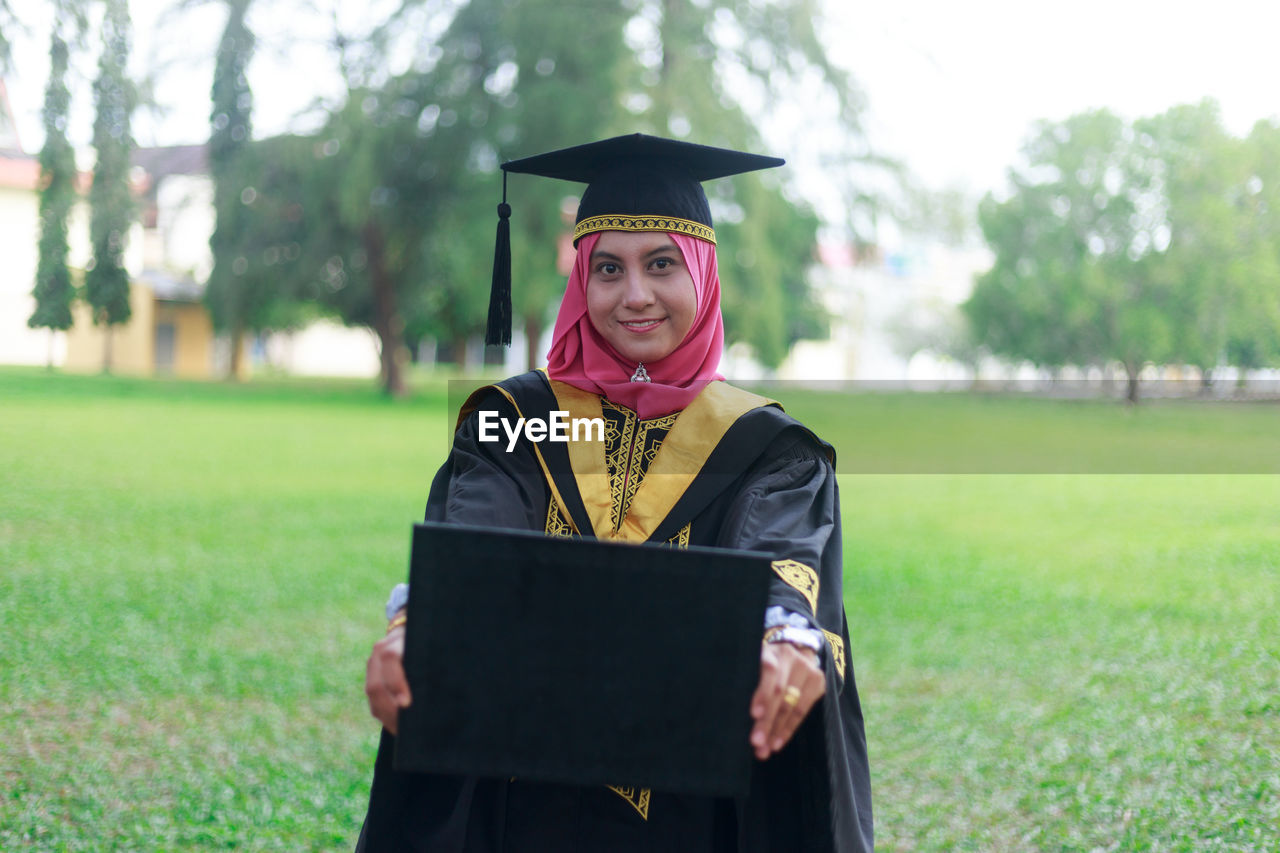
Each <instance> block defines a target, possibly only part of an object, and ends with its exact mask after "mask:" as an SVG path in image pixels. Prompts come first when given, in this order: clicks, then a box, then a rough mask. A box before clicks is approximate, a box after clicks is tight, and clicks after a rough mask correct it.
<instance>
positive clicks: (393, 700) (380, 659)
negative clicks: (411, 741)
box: [364, 625, 413, 735]
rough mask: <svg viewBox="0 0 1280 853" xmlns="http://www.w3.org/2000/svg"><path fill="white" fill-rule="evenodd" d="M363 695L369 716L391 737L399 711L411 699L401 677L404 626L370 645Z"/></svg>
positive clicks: (398, 627)
mask: <svg viewBox="0 0 1280 853" xmlns="http://www.w3.org/2000/svg"><path fill="white" fill-rule="evenodd" d="M364 693H365V695H366V696H368V697H369V713H371V714H373V716H375V717H377V718H378V720H379V722H381V723H382V725H383V727H385V728H386V730H387V731H389V732H391V734H393V735H394V734H395V733H396V722H397V719H398V717H399V714H400V709H401V708H407V707H409V703H410V702H411V701H412V698H413V697H412V696H410V695H409V682H408V680H407V679H406V678H405V677H404V625H398V626H396V627H395V628H392V629H391V630H390V631H388V632H387V636H385V637H383V638H382V639H381V640H379V641H378V642H376V643H374V644H373V651H372V652H371V653H370V654H369V662H368V663H367V664H365V668H364Z"/></svg>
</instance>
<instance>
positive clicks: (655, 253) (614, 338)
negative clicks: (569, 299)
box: [584, 231, 698, 364]
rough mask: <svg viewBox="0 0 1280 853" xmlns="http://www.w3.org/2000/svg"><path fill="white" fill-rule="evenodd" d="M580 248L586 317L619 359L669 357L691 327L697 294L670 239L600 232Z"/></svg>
mask: <svg viewBox="0 0 1280 853" xmlns="http://www.w3.org/2000/svg"><path fill="white" fill-rule="evenodd" d="M587 239H588V240H591V242H593V243H594V244H595V245H594V247H585V246H584V248H585V249H586V251H587V255H588V258H589V259H590V264H591V275H590V277H589V278H588V280H587V316H588V317H590V319H591V325H592V326H593V327H594V328H595V329H596V330H597V331H599V332H600V335H601V336H602V337H603V338H604V339H605V340H606V341H607V342H608V343H609V345H610V346H612V347H613V348H614V350H615V351H617V353H618V354H619V355H621V356H623V357H624V358H627V359H631V360H633V361H636V362H638V363H640V364H644V363H645V362H648V363H650V364H652V363H653V362H657V361H660V360H662V359H664V358H666V357H667V356H668V355H670V354H671V353H673V352H675V349H676V347H677V346H679V345H680V343H681V342H682V341H683V340H684V339H685V336H686V335H688V334H689V330H690V329H691V328H693V319H694V317H695V316H697V314H698V292H697V289H696V287H695V285H694V281H693V276H692V275H690V274H689V267H688V265H687V264H686V263H685V261H684V254H683V253H682V252H681V251H680V247H679V246H677V245H676V243H675V240H674V239H673V238H672V236H671V235H670V234H665V233H662V232H653V231H640V232H627V231H605V232H604V233H602V234H600V235H599V236H598V237H596V238H595V239H592V238H591V237H588V238H587Z"/></svg>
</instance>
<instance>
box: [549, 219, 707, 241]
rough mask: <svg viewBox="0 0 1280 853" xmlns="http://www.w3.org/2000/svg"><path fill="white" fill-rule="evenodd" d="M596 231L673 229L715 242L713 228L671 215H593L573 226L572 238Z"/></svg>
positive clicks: (575, 238) (678, 232)
mask: <svg viewBox="0 0 1280 853" xmlns="http://www.w3.org/2000/svg"><path fill="white" fill-rule="evenodd" d="M596 231H674V232H676V233H677V234H688V235H689V236H690V237H697V238H698V239H699V240H706V241H707V242H708V243H711V244H714V243H715V242H716V232H715V229H714V228H712V227H711V226H709V225H703V224H702V223H701V222H694V221H692V220H689V219H677V218H675V217H672V216H618V215H612V216H593V217H591V218H590V219H584V220H582V221H581V222H579V223H578V224H577V225H575V226H574V227H573V240H574V242H575V243H576V242H577V241H578V240H579V239H580V238H581V237H583V236H584V235H586V234H591V233H594V232H596Z"/></svg>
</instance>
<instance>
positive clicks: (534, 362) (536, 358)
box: [524, 316, 542, 370]
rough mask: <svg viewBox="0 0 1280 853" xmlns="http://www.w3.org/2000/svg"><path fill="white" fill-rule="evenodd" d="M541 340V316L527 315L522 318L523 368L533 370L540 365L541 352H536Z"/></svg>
mask: <svg viewBox="0 0 1280 853" xmlns="http://www.w3.org/2000/svg"><path fill="white" fill-rule="evenodd" d="M541 341H542V318H541V317H535V316H529V317H525V318H524V346H525V358H526V359H527V361H526V363H525V370H533V369H534V368H535V367H541V366H542V353H540V352H538V350H539V349H540V347H539V346H538V344H539V343H540V342H541Z"/></svg>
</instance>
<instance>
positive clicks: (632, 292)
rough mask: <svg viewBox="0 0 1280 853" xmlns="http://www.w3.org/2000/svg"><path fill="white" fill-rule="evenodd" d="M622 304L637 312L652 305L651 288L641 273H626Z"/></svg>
mask: <svg viewBox="0 0 1280 853" xmlns="http://www.w3.org/2000/svg"><path fill="white" fill-rule="evenodd" d="M622 304H623V305H624V306H625V307H627V308H630V309H632V310H639V309H641V308H646V307H648V306H649V305H652V304H653V288H652V287H650V286H649V282H648V281H647V280H646V279H645V276H644V273H643V272H628V273H627V276H626V288H625V289H624V290H623V292H622Z"/></svg>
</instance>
